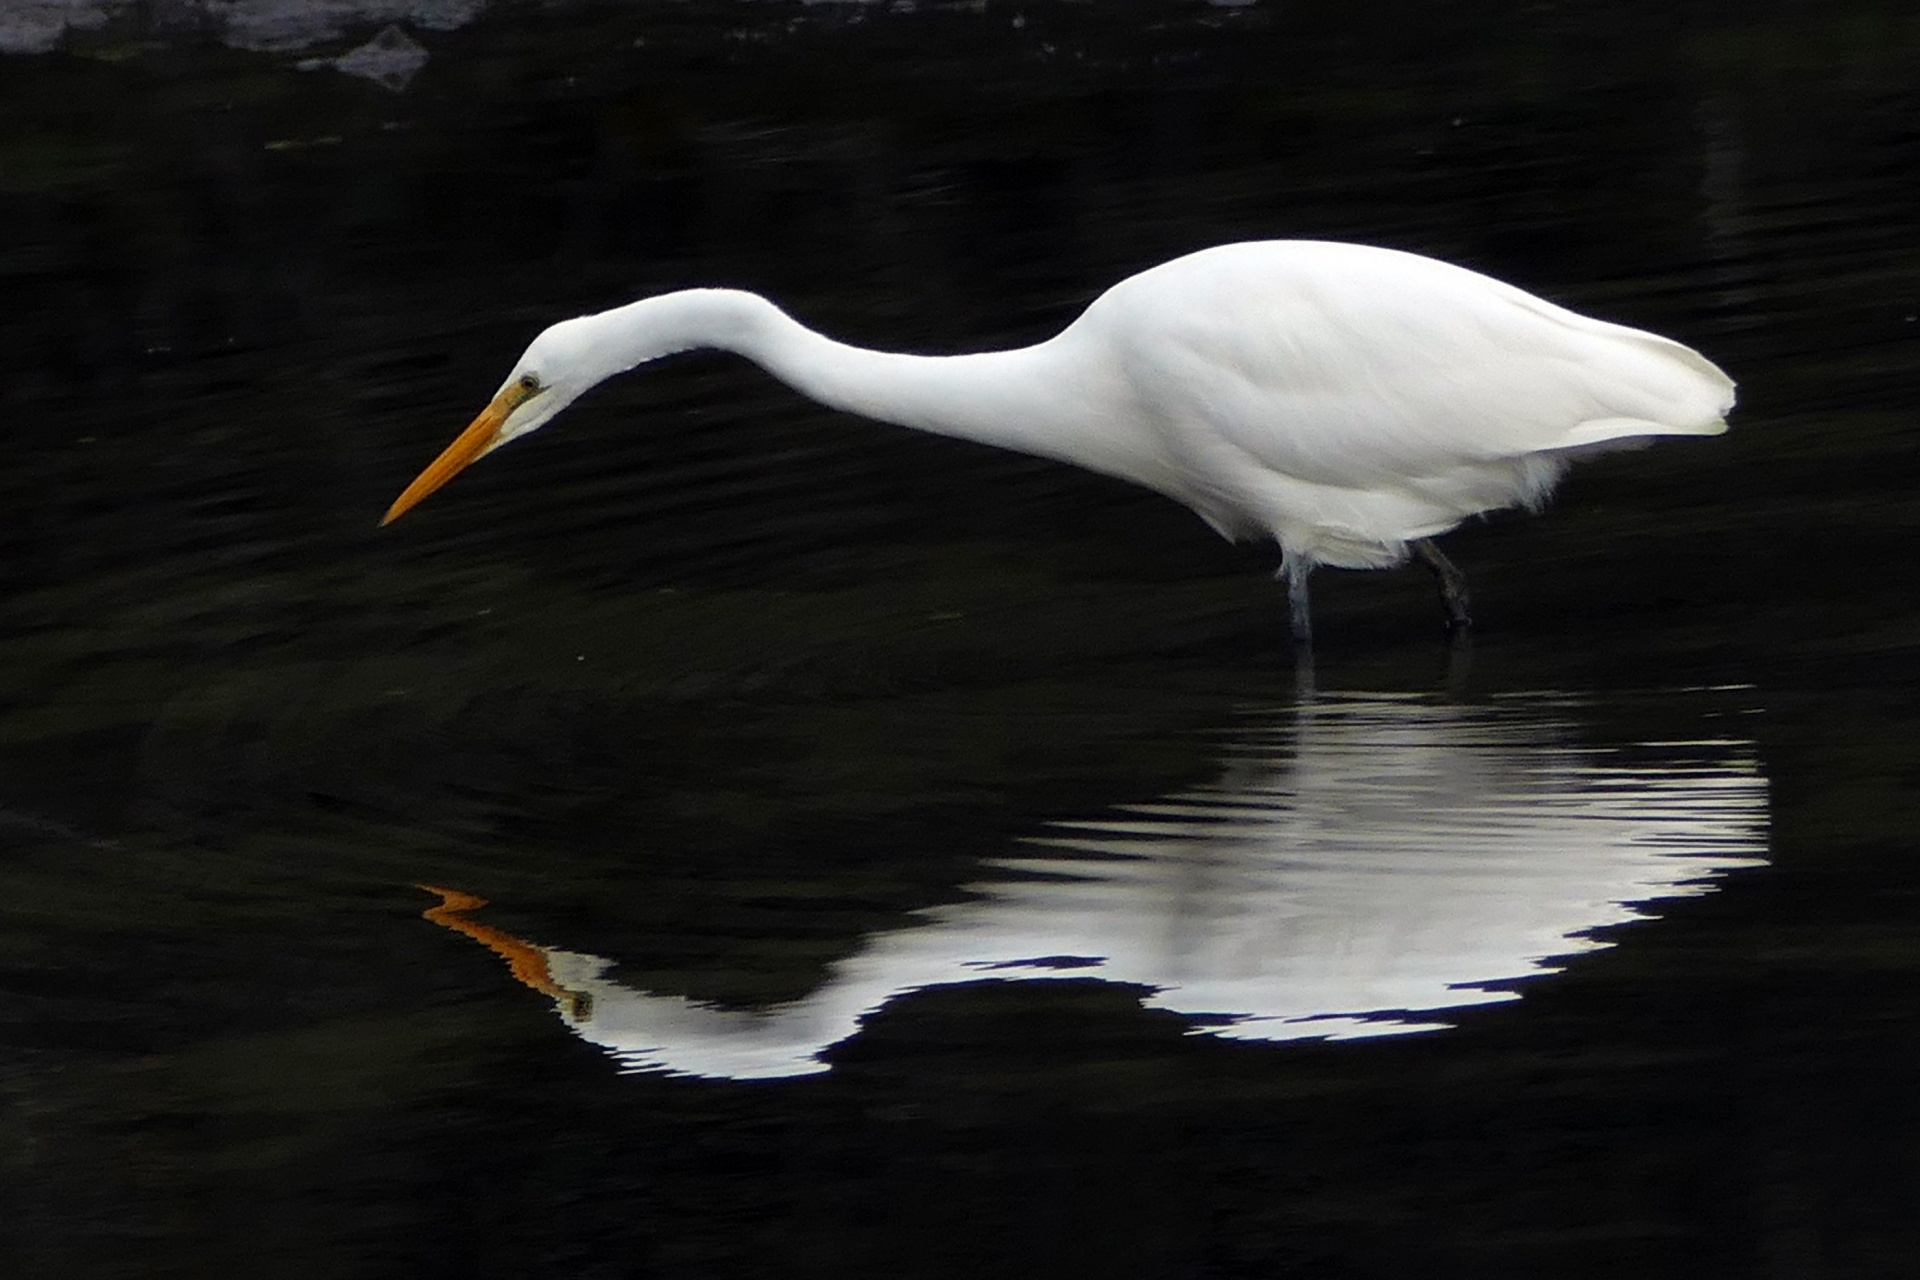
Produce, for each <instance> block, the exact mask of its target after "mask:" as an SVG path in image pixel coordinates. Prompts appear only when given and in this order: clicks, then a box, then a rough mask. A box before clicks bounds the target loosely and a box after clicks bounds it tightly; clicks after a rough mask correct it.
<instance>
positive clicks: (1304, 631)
mask: <svg viewBox="0 0 1920 1280" xmlns="http://www.w3.org/2000/svg"><path fill="white" fill-rule="evenodd" d="M1312 571H1313V565H1312V564H1311V563H1309V562H1308V561H1305V560H1300V559H1296V558H1295V557H1294V556H1292V555H1289V554H1286V553H1284V552H1283V553H1282V554H1281V557H1280V578H1281V580H1282V581H1283V582H1285V583H1286V584H1287V619H1288V626H1289V629H1291V630H1292V632H1293V642H1294V644H1296V645H1299V646H1300V647H1302V648H1307V647H1311V646H1312V644H1313V614H1312V612H1311V611H1310V610H1309V609H1308V607H1307V574H1309V573H1311V572H1312Z"/></svg>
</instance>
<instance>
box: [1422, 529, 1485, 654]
mask: <svg viewBox="0 0 1920 1280" xmlns="http://www.w3.org/2000/svg"><path fill="white" fill-rule="evenodd" d="M1413 554H1415V555H1416V556H1419V557H1420V562H1421V563H1422V564H1424V565H1426V566H1427V568H1429V569H1431V570H1433V576H1434V577H1435V578H1438V579H1439V580H1440V604H1441V607H1442V608H1444V609H1446V611H1447V629H1448V630H1450V631H1465V630H1466V629H1467V628H1468V627H1471V626H1472V625H1473V615H1472V614H1471V613H1470V612H1469V611H1468V608H1467V575H1466V574H1464V573H1462V572H1460V566H1459V565H1457V564H1455V563H1454V562H1453V561H1451V560H1449V559H1447V557H1446V555H1445V554H1444V553H1443V552H1442V551H1441V550H1440V548H1439V547H1437V546H1435V545H1434V544H1433V539H1432V538H1421V539H1419V540H1418V541H1416V542H1415V543H1414V544H1413Z"/></svg>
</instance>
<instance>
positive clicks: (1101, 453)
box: [590, 289, 1126, 473]
mask: <svg viewBox="0 0 1920 1280" xmlns="http://www.w3.org/2000/svg"><path fill="white" fill-rule="evenodd" d="M590 322H591V323H593V324H594V325H595V326H596V327H600V326H604V329H603V330H602V332H600V333H597V334H595V335H594V338H595V341H594V345H595V347H596V348H598V349H599V351H600V353H601V354H603V355H604V356H605V357H606V359H607V363H608V365H609V366H611V367H608V368H606V369H605V371H604V373H603V376H611V375H612V374H613V373H617V372H620V371H621V370H625V369H630V368H632V367H634V366H635V365H637V364H640V363H643V362H645V361H647V360H652V359H655V358H657V357H659V356H664V355H670V354H672V353H674V352H676V351H687V350H692V349H694V348H700V347H711V348H718V349H720V350H723V351H731V352H734V353H736V354H738V355H742V356H745V357H746V358H747V359H749V360H751V361H753V362H754V363H755V364H757V365H759V366H760V367H761V368H763V369H765V370H766V371H767V372H768V373H771V374H772V375H773V376H774V377H776V378H778V379H780V381H782V382H784V383H786V384H787V385H788V386H790V387H792V388H793V389H794V390H796V391H798V392H800V393H801V394H802V395H805V396H808V397H809V398H811V399H814V400H817V401H819V402H820V403H822V404H825V405H829V406H831V407H833V408H836V409H843V410H845V411H847V412H849V413H857V414H859V415H861V416H863V417H868V418H876V419H879V420H880V421H882V422H891V423H896V424H898V425H900V426H905V427H913V428H916V429H918V430H921V431H931V432H935V433H937V434H940V435H946V436H956V437H959V438H961V439H965V440H977V441H980V442H982V443H984V444H991V445H997V446H999V447H1001V448H1006V449H1016V450H1019V451H1021V452H1024V453H1036V454H1041V455H1044V456H1048V457H1056V458H1061V459H1064V460H1068V461H1072V462H1076V463H1079V464H1080V465H1082V466H1087V467H1092V468H1094V469H1096V470H1103V471H1113V472H1119V473H1124V471H1125V470H1126V468H1123V467H1121V466H1120V465H1119V461H1118V459H1117V458H1110V457H1108V456H1107V455H1108V454H1111V453H1112V452H1113V450H1114V447H1115V446H1116V445H1118V444H1119V443H1120V442H1118V441H1115V440H1113V439H1111V438H1108V437H1107V432H1106V430H1105V427H1106V425H1107V422H1106V415H1102V414H1100V413H1099V411H1098V406H1097V404H1096V403H1094V401H1096V400H1097V399H1098V396H1097V395H1095V394H1093V392H1094V391H1095V389H1093V388H1089V387H1085V386H1080V387H1076V386H1074V385H1072V384H1073V382H1074V381H1075V380H1076V378H1075V375H1076V370H1075V369H1074V368H1072V367H1071V365H1072V364H1073V362H1071V361H1067V360H1063V358H1062V357H1063V355H1064V354H1065V353H1064V352H1063V351H1062V349H1061V346H1060V339H1054V340H1053V341H1051V342H1043V343H1040V344H1039V345H1037V346H1032V347H1022V348H1019V349H1017V350H1012V351H992V352H985V353H982V354H979V355H960V356H916V355H903V354H898V353H894V352H886V351H869V350H867V349H865V348H862V347H855V346H849V345H848V344H846V343H843V342H835V341H834V340H833V339H831V338H827V337H824V336H822V335H821V334H818V333H815V332H814V331H813V330H811V329H808V328H807V327H806V326H805V325H802V324H800V323H799V322H798V321H796V320H794V319H793V318H792V317H790V316H788V315H787V314H786V313H785V312H784V311H781V310H780V309H779V308H778V307H776V306H774V305H773V304H772V303H771V302H769V301H767V300H766V299H765V298H762V297H761V296H759V295H758V294H754V293H745V292H741V291H738V290H732V289H688V290H684V291H682V292H679V293H669V294H663V295H661V296H659V297H655V298H643V299H641V300H640V301H639V302H635V303H630V304H629V305H627V306H624V307H620V308H617V309H615V310H612V311H607V312H602V313H601V314H600V315H597V316H593V317H591V318H590ZM1079 380H1080V381H1084V378H1081V379H1079Z"/></svg>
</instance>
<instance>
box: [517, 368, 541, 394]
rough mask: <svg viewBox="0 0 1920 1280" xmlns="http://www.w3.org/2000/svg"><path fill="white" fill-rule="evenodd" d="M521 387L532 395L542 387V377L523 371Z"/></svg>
mask: <svg viewBox="0 0 1920 1280" xmlns="http://www.w3.org/2000/svg"><path fill="white" fill-rule="evenodd" d="M520 389H521V390H522V391H524V392H526V393H527V394H528V395H532V394H533V393H534V392H536V391H538V390H539V389H540V379H539V378H537V377H535V376H534V375H533V374H531V373H523V374H521V375H520Z"/></svg>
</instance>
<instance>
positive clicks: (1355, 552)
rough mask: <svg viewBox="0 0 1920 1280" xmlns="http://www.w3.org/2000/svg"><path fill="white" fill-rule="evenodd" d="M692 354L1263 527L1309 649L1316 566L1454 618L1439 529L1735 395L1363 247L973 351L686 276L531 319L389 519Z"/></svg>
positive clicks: (1456, 608) (1180, 261)
mask: <svg viewBox="0 0 1920 1280" xmlns="http://www.w3.org/2000/svg"><path fill="white" fill-rule="evenodd" d="M700 347H712V348H718V349H721V350H724V351H732V352H735V353H737V354H739V355H742V356H745V357H746V358H747V359H749V360H752V361H753V362H754V363H756V364H758V365H759V366H760V367H761V368H763V369H765V370H766V371H767V372H769V373H771V374H772V375H773V376H774V377H776V378H778V379H780V380H781V381H782V382H784V383H786V384H787V385H788V386H790V387H792V388H793V389H794V390H796V391H799V392H800V393H801V394H803V395H806V396H810V397H812V398H813V399H815V400H818V401H820V402H821V403H822V404H826V405H830V406H832V407H833V408H836V409H842V410H845V411H847V412H850V413H856V414H860V415H862V416H864V417H869V418H876V419H879V420H881V421H884V422H892V423H898V424H899V425H901V426H907V427H914V428H917V429H919V430H922V431H931V432H935V433H938V434H940V435H948V436H957V437H959V438H962V439H966V440H977V441H980V442H982V443H985V444H992V445H999V446H1001V447H1003V448H1008V449H1017V450H1019V451H1021V452H1024V453H1030V454H1038V455H1040V456H1042V457H1047V458H1055V459H1058V460H1060V461H1063V462H1071V463H1076V464H1078V465H1080V466H1083V467H1086V468H1088V469H1090V470H1093V471H1098V472H1102V473H1104V474H1106V475H1111V476H1117V477H1119V478H1121V479H1124V480H1130V481H1133V482H1134V483H1136V484H1140V485H1144V486H1145V487H1147V488H1149V489H1154V490H1157V491H1159V492H1160V493H1164V494H1166V495H1167V496H1168V497H1171V498H1174V499H1176V500H1177V501H1179V502H1183V503H1185V504H1186V505H1187V506H1189V507H1191V508H1193V510H1195V511H1196V512H1198V513H1199V514H1200V517H1201V518H1202V519H1204V520H1205V521H1206V522H1207V523H1208V524H1209V525H1211V526H1213V528H1214V529H1215V530H1217V531H1218V532H1219V533H1220V534H1221V535H1222V536H1224V537H1227V538H1229V539H1234V540H1245V539H1253V538H1272V539H1273V540H1274V541H1275V542H1277V543H1278V544H1279V546H1280V552H1281V569H1280V575H1281V577H1283V578H1284V579H1285V580H1286V583H1287V587H1288V597H1289V601H1290V606H1291V614H1292V626H1293V633H1294V636H1295V638H1296V639H1298V640H1300V641H1302V642H1305V641H1307V640H1308V639H1309V637H1310V624H1309V615H1308V608H1307V574H1308V573H1309V571H1311V570H1312V568H1313V567H1314V566H1315V565H1321V564H1328V565H1335V566H1338V567H1342V568H1385V567H1389V566H1392V565H1398V564H1402V563H1405V561H1406V560H1407V559H1408V558H1409V556H1417V557H1419V559H1420V560H1421V561H1422V562H1424V563H1425V564H1426V565H1427V566H1428V567H1429V568H1430V569H1431V570H1433V572H1434V573H1435V575H1436V576H1437V577H1438V579H1439V581H1440V589H1441V598H1442V601H1443V603H1444V604H1445V606H1446V610H1447V617H1448V621H1449V623H1450V624H1451V625H1453V626H1455V627H1464V626H1466V625H1467V624H1468V621H1469V618H1468V612H1467V594H1466V586H1465V578H1464V575H1462V574H1461V572H1460V571H1459V570H1458V569H1457V568H1455V567H1454V565H1453V564H1452V562H1451V561H1449V560H1448V559H1447V558H1446V556H1444V555H1443V554H1442V553H1441V552H1440V549H1439V548H1438V547H1436V546H1435V545H1434V544H1433V542H1432V539H1433V538H1434V537H1435V536H1436V535H1438V534H1441V533H1444V532H1446V531H1447V530H1449V529H1451V528H1453V527H1454V526H1456V525H1458V524H1459V523H1460V522H1461V521H1463V520H1466V519H1467V518H1468V517H1471V516H1474V515H1479V514H1482V513H1485V512H1490V511H1495V510H1499V509H1501V508H1505V507H1512V506H1524V507H1528V508H1532V509H1538V508H1539V506H1540V505H1541V503H1542V502H1543V501H1544V500H1545V499H1546V497H1547V495H1548V493H1549V492H1550V491H1551V490H1552V488H1553V486H1554V485H1555V483H1556V482H1557V481H1558V480H1559V479H1560V477H1561V475H1562V474H1563V473H1564V472H1565V470H1566V467H1567V465H1568V463H1569V462H1571V461H1573V460H1574V459H1576V458H1579V457H1581V456H1583V455H1586V454H1589V453H1593V452H1598V451H1602V450H1606V449H1609V448H1620V447H1623V446H1629V445H1632V444H1634V443H1637V442H1639V441H1641V440H1643V439H1644V438H1646V437H1651V436H1702V435H1717V434H1719V433H1720V432H1722V431H1725V430H1726V422H1725V420H1724V419H1725V415H1726V413H1727V411H1728V410H1729V409H1731V408H1732V406H1733V383H1732V381H1731V380H1729V379H1728V378H1727V376H1726V375H1725V374H1724V373H1722V372H1721V371H1720V370H1719V369H1718V368H1716V367H1715V366H1714V365H1713V363H1712V362H1710V361H1709V360H1707V359H1706V358H1705V357H1704V356H1702V355H1700V354H1699V353H1698V352H1695V351H1693V350H1691V349H1689V348H1687V347H1685V346H1682V345H1681V344H1679V343H1677V342H1673V341H1671V340H1669V339H1666V338H1662V337H1659V336H1657V335H1655V334H1651V333H1644V332H1642V331H1640V330H1637V329H1630V328H1626V327H1624V326H1622V325H1617V324H1609V323H1607V322H1605V321H1601V320H1594V319H1590V318H1588V317H1586V316H1582V315H1578V314H1576V313H1574V312H1571V311H1568V310H1566V309H1564V308H1562V307H1558V306H1555V305H1554V304H1552V303H1550V302H1546V301H1544V300H1542V299H1540V298H1536V297H1534V296H1533V295H1531V294H1528V293H1525V292H1523V291H1522V290H1520V289H1516V288H1514V287H1513V286H1511V285H1507V284H1503V283H1501V282H1500V281H1497V280H1493V279H1490V278H1488V277H1486V276H1483V275H1479V274H1477V273H1475V272H1472V271H1468V270H1466V269H1465V268H1463V267H1457V266H1452V265H1450V264H1448V263H1444V262H1439V261H1436V260H1434V259H1432V258H1424V257H1421V256H1419V255H1417V254H1411V253H1403V252H1400V251H1397V250H1392V249H1380V248H1372V247H1368V246H1364V245H1353V244H1337V243H1329V242H1324V241H1308V240H1280V241H1263V242H1251V243H1243V244H1229V245H1222V246H1219V247H1217V248H1212V249H1205V250H1201V251H1200V252H1198V253H1193V254H1189V255H1187V256H1185V257H1182V258H1176V259H1174V260H1173V261H1171V262H1167V263H1163V264H1162V265H1160V266H1157V267H1153V268H1150V269H1148V270H1146V271H1142V272H1141V273H1140V274H1138V275H1135V276H1132V277H1130V278H1128V279H1126V280H1123V281H1121V282H1120V283H1119V284H1117V285H1115V286H1113V287H1112V288H1111V289H1109V290H1107V291H1106V292H1105V293H1103V294H1101V295H1100V296H1099V297H1098V298H1096V299H1095V300H1094V301H1093V303H1092V304H1091V305H1089V306H1088V307H1087V309H1086V311H1085V312H1083V313H1082V314H1081V315H1080V317H1079V319H1077V320H1075V321H1074V322H1073V323H1072V324H1070V325H1068V326H1067V328H1066V329H1064V330H1063V331H1062V332H1061V333H1060V334H1059V335H1058V336H1056V337H1053V338H1050V339H1048V340H1047V341H1045V342H1041V343H1039V344H1037V345H1035V346H1030V347H1022V348H1020V349H1018V350H1013V351H992V352H983V353H980V354H976V355H957V356H919V355H904V354H896V353H891V352H881V351H869V350H865V349H862V348H859V347H853V346H848V345H846V344H845V343H841V342H835V341H833V340H832V339H830V338H827V337H824V336H822V335H820V334H817V333H815V332H813V331H812V330H810V329H807V328H806V327H805V326H803V325H801V324H800V323H798V322H797V321H795V320H793V319H792V318H791V317H789V316H788V315H787V314H786V313H785V312H783V311H781V310H780V309H779V308H778V307H776V306H774V305H773V304H772V303H771V302H769V301H767V300H766V299H765V298H762V297H760V296H759V295H757V294H752V293H744V292H740V291H737V290H731V289H688V290H683V291H681V292H677V293H669V294H663V295H661V296H659V297H653V298H643V299H641V300H640V301H638V302H634V303H630V304H629V305H627V306H624V307H618V308H615V309H613V310H611V311H603V312H600V313H599V314H597V315H589V316H578V317H575V318H574V319H571V320H563V321H561V322H560V323H558V324H556V325H554V326H553V327H551V328H549V329H547V330H546V331H545V332H544V333H542V334H540V336H539V337H537V338H535V339H534V340H533V344H532V345H531V346H529V347H528V348H527V350H526V353H525V354H524V355H522V356H521V357H520V360H519V363H517V364H516V365H514V367H513V372H512V373H511V374H510V375H508V377H507V380H506V382H505V383H504V384H503V385H502V386H501V388H500V390H499V391H498V392H497V393H496V394H495V395H494V397H493V400H492V402H491V403H490V404H488V405H487V407H486V409H485V410H484V411H483V412H482V413H481V414H480V416H479V417H478V418H476V419H475V420H474V421H473V424H472V425H471V426H469V427H468V428H467V429H466V431H464V432H463V433H462V434H461V435H460V436H459V438H458V439H456V440H455V441H454V442H453V443H452V444H451V445H449V446H448V447H447V449H446V451H445V452H444V453H442V454H441V455H440V456H439V457H438V458H437V459H435V460H434V462H433V463H432V464H431V465H430V466H428V467H427V469H426V470H425V471H424V472H422V473H421V474H420V476H419V478H418V479H416V480H415V481H414V482H413V483H412V484H411V485H409V486H408V487H407V489H406V491H405V492H404V493H402V494H401V495H400V497H399V498H398V499H397V500H396V501H395V502H394V504H393V506H392V507H391V508H390V509H389V510H388V511H387V514H386V517H385V518H384V519H383V520H382V521H381V523H382V524H385V523H387V522H389V521H392V520H394V519H397V518H398V517H399V516H400V515H401V514H402V513H404V512H405V511H407V510H408V509H409V508H410V507H412V506H413V505H414V504H415V503H417V502H419V501H420V500H421V499H422V498H424V497H426V496H427V495H428V494H429V493H432V492H433V491H434V490H435V489H437V488H439V487H440V486H441V485H442V484H445V483H446V482H447V480H449V479H450V478H451V477H452V476H453V475H454V474H455V473H457V472H458V471H460V469H461V468H463V467H465V466H466V465H467V464H468V463H470V462H472V461H473V460H474V459H476V458H479V457H481V456H483V455H484V454H487V453H489V452H491V451H492V450H494V449H496V448H498V447H499V446H500V445H502V444H505V443H506V442H507V441H509V440H512V439H515V438H516V437H519V436H523V435H526V434H527V433H528V432H530V431H533V430H535V429H536V428H539V427H541V426H544V425H545V424H546V423H547V422H549V421H550V420H552V418H553V417H554V415H555V414H557V413H559V412H560V411H561V410H562V409H564V408H566V407H567V406H568V405H569V404H571V403H573V401H574V400H575V399H577V398H578V397H579V396H580V395H581V394H582V393H583V392H585V391H586V390H587V389H588V388H590V387H593V386H594V385H596V384H598V383H600V382H602V381H604V380H606V379H607V378H610V377H612V376H613V375H615V374H617V373H622V372H625V371H626V370H628V369H631V368H633V367H634V366H636V365H639V364H644V363H645V362H647V361H649V360H653V359H657V358H658V357H661V356H665V355H670V354H672V353H674V352H678V351H686V350H690V349H693V348H700Z"/></svg>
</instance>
